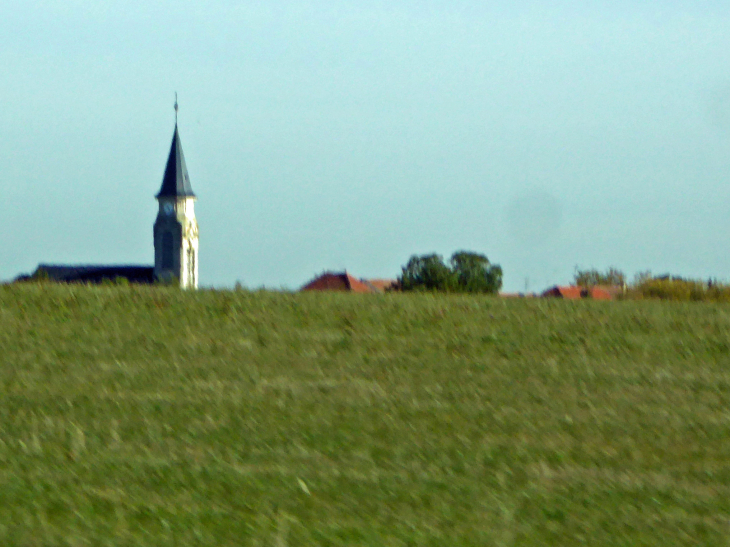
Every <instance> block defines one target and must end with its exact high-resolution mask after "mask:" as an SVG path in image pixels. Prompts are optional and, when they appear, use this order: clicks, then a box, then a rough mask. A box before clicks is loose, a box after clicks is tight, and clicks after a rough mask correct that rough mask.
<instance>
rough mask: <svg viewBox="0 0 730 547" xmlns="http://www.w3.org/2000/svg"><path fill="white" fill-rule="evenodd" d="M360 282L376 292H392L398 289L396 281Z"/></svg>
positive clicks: (369, 280) (372, 280)
mask: <svg viewBox="0 0 730 547" xmlns="http://www.w3.org/2000/svg"><path fill="white" fill-rule="evenodd" d="M362 281H363V283H365V284H366V285H369V286H371V287H373V288H374V289H375V290H377V291H378V292H385V291H392V290H395V289H397V288H398V281H397V280H395V279H363V280H362Z"/></svg>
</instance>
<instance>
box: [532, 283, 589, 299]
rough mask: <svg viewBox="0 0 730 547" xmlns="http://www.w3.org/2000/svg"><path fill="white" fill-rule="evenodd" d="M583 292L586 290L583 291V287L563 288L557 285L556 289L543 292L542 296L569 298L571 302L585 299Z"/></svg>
mask: <svg viewBox="0 0 730 547" xmlns="http://www.w3.org/2000/svg"><path fill="white" fill-rule="evenodd" d="M583 290H584V289H582V288H581V287H576V286H575V285H568V286H562V287H561V286H560V285H555V286H554V287H550V288H549V289H547V290H546V291H545V292H543V293H542V296H554V297H556V298H567V299H569V300H576V299H578V298H582V297H583ZM586 292H587V291H586Z"/></svg>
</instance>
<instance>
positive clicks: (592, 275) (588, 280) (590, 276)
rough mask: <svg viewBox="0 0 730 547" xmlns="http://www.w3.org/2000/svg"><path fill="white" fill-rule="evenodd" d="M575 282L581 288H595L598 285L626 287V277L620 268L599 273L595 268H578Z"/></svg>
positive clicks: (612, 268)
mask: <svg viewBox="0 0 730 547" xmlns="http://www.w3.org/2000/svg"><path fill="white" fill-rule="evenodd" d="M573 282H574V283H575V284H576V285H578V286H579V287H595V286H596V285H624V284H625V283H626V275H625V274H624V272H622V271H621V270H619V269H618V268H614V267H611V268H609V269H608V270H606V272H605V273H604V272H599V271H598V270H596V269H595V268H593V269H591V270H579V269H578V267H577V266H576V268H575V275H574V276H573Z"/></svg>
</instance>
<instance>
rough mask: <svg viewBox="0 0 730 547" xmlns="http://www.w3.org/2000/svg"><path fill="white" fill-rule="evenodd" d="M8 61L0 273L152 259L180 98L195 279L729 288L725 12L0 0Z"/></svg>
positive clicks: (705, 5) (2, 104)
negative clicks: (469, 279) (588, 272)
mask: <svg viewBox="0 0 730 547" xmlns="http://www.w3.org/2000/svg"><path fill="white" fill-rule="evenodd" d="M657 4H661V5H657ZM0 66H2V70H0V190H1V191H2V199H1V200H0V230H1V231H2V234H3V238H2V243H1V244H0V249H2V251H3V253H2V254H3V257H2V260H0V279H4V280H9V279H12V278H14V277H15V276H16V275H18V274H20V273H24V272H30V271H32V270H34V269H35V267H36V266H37V265H38V263H63V264H84V263H93V264H98V263H101V264H104V263H108V264H120V263H134V264H151V263H152V262H153V242H152V225H153V223H154V220H155V216H156V214H157V205H156V202H155V199H154V195H155V194H156V192H157V191H158V190H159V187H160V184H161V182H162V174H163V171H164V167H165V163H166V160H167V154H168V152H169V147H170V142H171V139H172V133H173V129H174V123H175V115H174V110H173V103H174V96H175V92H177V93H178V97H179V104H180V113H179V129H180V137H181V141H182V145H183V149H184V152H185V158H186V161H187V166H188V171H189V173H190V179H191V183H192V187H193V189H194V191H195V192H196V194H197V196H198V202H197V204H196V213H197V217H198V223H199V226H200V262H199V265H200V283H201V285H202V286H208V287H211V286H212V287H231V286H233V285H234V283H236V282H240V283H241V284H243V285H244V286H247V287H251V288H255V287H261V286H266V287H270V288H289V289H296V288H298V287H300V286H301V285H303V284H304V283H305V282H307V281H308V280H309V279H311V278H312V277H313V276H315V275H317V274H319V273H321V272H323V271H325V270H343V269H347V270H348V271H349V272H350V273H352V274H353V275H355V276H357V277H396V276H397V275H398V274H399V273H400V271H401V267H402V266H403V265H405V263H406V262H407V261H408V258H409V257H410V256H411V255H414V254H419V255H420V254H426V253H432V252H436V253H438V254H441V255H443V256H444V257H445V258H446V259H448V257H449V256H450V255H451V254H452V253H453V252H455V251H458V250H462V249H464V250H470V251H475V252H479V253H482V254H485V255H487V257H488V258H489V260H490V261H491V262H493V263H497V264H500V265H501V266H502V268H503V270H504V289H505V290H507V291H523V290H525V289H527V290H530V291H539V290H542V289H544V288H546V287H547V286H549V285H552V284H556V283H568V282H570V280H571V279H572V277H573V274H574V271H575V269H576V267H578V268H582V269H585V268H598V269H606V268H608V267H610V266H614V267H618V268H619V269H621V270H623V271H624V272H626V273H627V275H628V276H629V278H630V277H631V276H633V274H635V273H637V272H643V271H646V270H650V271H652V272H653V273H655V274H662V273H667V272H669V273H672V274H675V275H683V276H691V277H701V278H705V279H706V278H709V277H713V278H718V279H725V280H728V279H730V253H729V252H728V248H730V10H728V9H727V4H726V2H724V1H722V2H721V1H720V0H714V1H709V0H708V1H701V0H700V1H693V2H690V1H678V0H667V1H666V2H661V3H658V2H648V1H632V2H628V1H625V0H617V1H612V2H608V1H605V2H604V1H600V0H596V1H591V2H575V1H572V2H567V1H561V0H557V1H550V2H548V1H547V0H545V1H537V0H536V1H527V2H519V3H515V2H507V1H501V0H500V1H492V2H466V1H462V0H449V1H446V0H443V1H441V0H420V1H415V0H412V1H410V0H406V1H395V0H391V1H388V2H386V1H380V0H374V1H370V2H354V1H348V0H341V1H334V0H330V1H327V2H325V1H308V0H300V1H297V2H286V1H278V0H268V1H266V2H236V1H232V0H231V1H216V0H211V1H209V2H197V1H196V2H193V1H189V0H176V1H175V2H168V1H155V0H145V1H144V2H142V1H138V0H124V1H121V0H107V1H105V2H98V1H94V2H92V1H86V0H63V1H60V0H40V1H36V2H21V1H15V0H5V1H3V2H2V3H0Z"/></svg>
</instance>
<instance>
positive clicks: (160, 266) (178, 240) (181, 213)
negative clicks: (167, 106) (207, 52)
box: [154, 103, 198, 289]
mask: <svg viewBox="0 0 730 547" xmlns="http://www.w3.org/2000/svg"><path fill="white" fill-rule="evenodd" d="M175 107H176V110H177V103H176V104H175ZM155 197H156V198H157V202H158V204H159V207H158V211H157V220H155V227H154V240H155V271H154V274H155V278H156V279H159V280H162V281H167V282H179V283H180V287H182V288H184V289H197V288H198V221H197V220H196V219H195V199H196V198H195V194H194V193H193V189H192V187H191V186H190V176H189V175H188V168H187V166H186V165H185V155H184V154H183V150H182V145H181V144H180V134H179V133H178V130H177V121H175V133H174V134H173V136H172V146H171V147H170V155H169V157H168V158H167V167H165V175H164V176H163V177H162V187H161V188H160V191H159V192H158V193H157V195H156V196H155Z"/></svg>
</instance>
